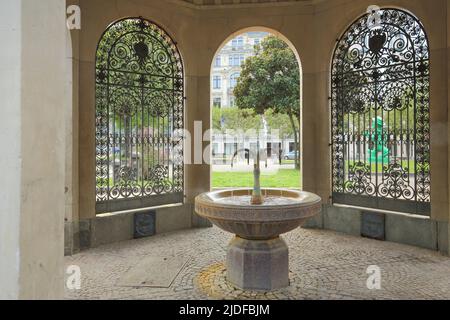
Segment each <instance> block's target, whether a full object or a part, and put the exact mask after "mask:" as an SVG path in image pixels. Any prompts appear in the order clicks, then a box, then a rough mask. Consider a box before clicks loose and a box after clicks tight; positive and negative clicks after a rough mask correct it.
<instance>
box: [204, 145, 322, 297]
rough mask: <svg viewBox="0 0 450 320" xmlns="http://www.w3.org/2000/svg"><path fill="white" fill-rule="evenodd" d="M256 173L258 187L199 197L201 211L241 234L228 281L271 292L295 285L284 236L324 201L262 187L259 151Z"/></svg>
mask: <svg viewBox="0 0 450 320" xmlns="http://www.w3.org/2000/svg"><path fill="white" fill-rule="evenodd" d="M258 150H259V149H258ZM254 177H255V182H254V188H253V190H252V189H234V190H223V191H214V192H209V193H204V194H201V195H199V196H198V197H197V198H196V199H195V210H196V212H197V214H199V215H200V216H202V217H204V218H207V219H208V220H210V221H211V222H212V223H213V224H215V225H216V226H218V227H219V228H221V229H223V230H225V231H228V232H231V233H233V234H235V235H236V236H235V238H234V239H233V240H232V241H231V243H230V244H229V246H228V252H227V262H226V266H227V280H228V281H229V282H230V283H232V284H233V285H235V286H237V287H238V288H241V289H243V290H264V291H271V290H276V289H281V288H284V287H287V286H289V250H288V247H287V245H286V243H285V241H284V240H283V239H282V238H281V237H280V235H281V234H284V233H287V232H289V231H292V230H294V229H296V228H297V227H299V226H301V225H303V224H304V223H305V222H306V220H307V219H308V218H311V217H313V216H314V215H316V214H318V213H319V212H320V210H321V199H320V197H319V196H317V195H315V194H312V193H309V192H303V191H293V190H283V189H261V188H260V166H259V155H258V156H257V159H256V161H255V169H254Z"/></svg>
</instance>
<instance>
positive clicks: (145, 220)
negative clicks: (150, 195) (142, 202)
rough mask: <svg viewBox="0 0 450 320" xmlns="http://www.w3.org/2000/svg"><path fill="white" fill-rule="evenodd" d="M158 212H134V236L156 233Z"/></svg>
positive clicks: (148, 235) (143, 236)
mask: <svg viewBox="0 0 450 320" xmlns="http://www.w3.org/2000/svg"><path fill="white" fill-rule="evenodd" d="M155 225H156V212H155V211H148V212H139V213H135V214H134V238H135V239H139V238H145V237H150V236H153V235H155Z"/></svg>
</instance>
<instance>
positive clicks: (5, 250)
mask: <svg viewBox="0 0 450 320" xmlns="http://www.w3.org/2000/svg"><path fill="white" fill-rule="evenodd" d="M64 12H65V6H64V2H62V1H60V0H41V1H35V0H14V1H9V0H7V1H2V2H1V3H0V13H1V18H2V19H0V20H2V23H3V22H5V23H6V24H5V25H3V24H2V25H1V27H0V28H1V29H2V32H0V35H1V36H3V35H6V43H8V44H11V45H12V47H8V46H7V47H6V49H5V50H2V53H1V55H2V59H0V60H1V61H2V63H3V62H8V63H11V65H10V66H9V67H8V68H6V69H5V70H3V67H5V66H4V65H3V64H2V65H1V69H2V70H1V71H6V72H5V74H4V73H3V72H1V73H0V79H1V80H0V84H1V86H0V90H1V91H3V89H4V88H5V87H4V85H5V84H7V81H11V83H10V84H9V86H8V91H7V92H3V93H4V95H3V94H2V100H1V103H2V108H3V107H4V106H5V107H6V108H5V112H6V116H5V114H4V117H3V118H4V119H5V123H2V125H3V124H5V127H3V126H2V130H3V129H4V130H6V131H7V132H3V131H2V132H1V135H0V144H1V146H2V149H3V150H8V152H6V154H7V156H6V157H5V158H6V160H2V161H6V163H5V167H3V166H2V168H3V169H5V170H8V171H7V173H6V174H5V176H6V178H7V181H6V182H8V179H9V180H10V182H11V185H8V184H7V183H2V185H3V186H4V188H8V190H0V193H1V194H2V195H3V197H5V199H2V200H5V203H4V202H3V201H1V204H0V206H1V207H0V208H1V209H0V225H2V227H1V228H0V251H1V252H0V253H1V258H0V288H1V290H0V298H8V299H17V298H20V299H46V298H61V297H62V295H63V291H64V290H63V289H64V281H63V253H64V250H63V226H64V151H65V150H64V142H65V138H64V137H65V134H64V112H65V108H64V106H65V102H66V101H65V90H64V89H65V88H64V81H65V61H64V57H65V43H66V34H65V30H66V29H65V15H64ZM3 31H4V32H5V33H3ZM2 43H5V42H3V37H2ZM3 58H5V59H3ZM43 77H44V79H45V81H43ZM2 110H3V109H2ZM9 135H13V136H9ZM10 150H11V153H10ZM2 164H3V163H2ZM9 170H11V171H9ZM5 229H7V230H5Z"/></svg>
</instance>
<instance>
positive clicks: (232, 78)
mask: <svg viewBox="0 0 450 320" xmlns="http://www.w3.org/2000/svg"><path fill="white" fill-rule="evenodd" d="M239 76H240V74H239V73H238V72H236V73H233V74H232V75H231V76H230V89H234V88H235V87H236V86H237V83H238V79H239Z"/></svg>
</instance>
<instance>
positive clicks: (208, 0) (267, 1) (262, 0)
mask: <svg viewBox="0 0 450 320" xmlns="http://www.w3.org/2000/svg"><path fill="white" fill-rule="evenodd" d="M317 1H318V0H172V2H175V3H178V4H181V5H184V6H187V7H191V8H196V9H208V8H210V9H211V8H237V7H238V8H242V7H254V6H259V7H268V6H281V5H282V6H286V5H298V4H300V3H301V4H313V3H316V2H317Z"/></svg>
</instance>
